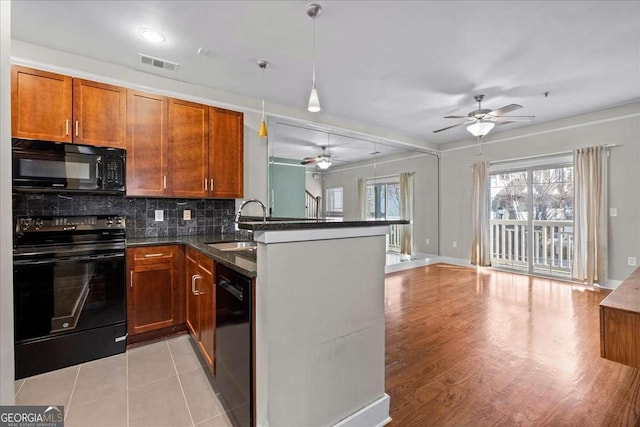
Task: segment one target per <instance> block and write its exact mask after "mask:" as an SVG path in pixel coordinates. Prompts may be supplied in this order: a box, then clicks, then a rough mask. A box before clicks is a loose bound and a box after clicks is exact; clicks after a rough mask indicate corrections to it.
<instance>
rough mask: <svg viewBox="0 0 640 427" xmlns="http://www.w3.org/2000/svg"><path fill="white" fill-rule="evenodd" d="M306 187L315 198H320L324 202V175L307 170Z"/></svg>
mask: <svg viewBox="0 0 640 427" xmlns="http://www.w3.org/2000/svg"><path fill="white" fill-rule="evenodd" d="M305 185H306V188H307V191H308V192H309V193H311V194H313V195H314V196H315V197H318V196H320V197H322V200H324V194H322V174H320V173H318V172H317V171H315V170H311V169H307V171H306V173H305Z"/></svg>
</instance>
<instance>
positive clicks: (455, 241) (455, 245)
mask: <svg viewBox="0 0 640 427" xmlns="http://www.w3.org/2000/svg"><path fill="white" fill-rule="evenodd" d="M453 247H454V248H457V247H458V241H457V240H454V241H453Z"/></svg>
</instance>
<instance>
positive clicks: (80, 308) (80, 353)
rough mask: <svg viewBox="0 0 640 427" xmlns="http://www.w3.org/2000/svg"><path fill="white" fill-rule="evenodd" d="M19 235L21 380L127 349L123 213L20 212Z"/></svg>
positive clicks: (16, 247) (16, 280)
mask: <svg viewBox="0 0 640 427" xmlns="http://www.w3.org/2000/svg"><path fill="white" fill-rule="evenodd" d="M14 236H15V240H14V249H13V286H14V334H15V365H16V379H19V378H24V377H27V376H31V375H35V374H39V373H42V372H47V371H52V370H55V369H59V368H63V367H66V366H71V365H74V364H78V363H83V362H87V361H89V360H94V359H98V358H101V357H105V356H109V355H113V354H117V353H122V352H124V351H125V348H126V279H125V268H126V267H125V219H124V217H122V216H73V217H37V218H33V217H18V218H17V220H16V229H15V234H14Z"/></svg>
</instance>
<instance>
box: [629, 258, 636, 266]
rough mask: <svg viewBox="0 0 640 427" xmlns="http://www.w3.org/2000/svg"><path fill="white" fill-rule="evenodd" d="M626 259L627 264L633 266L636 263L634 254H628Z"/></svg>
mask: <svg viewBox="0 0 640 427" xmlns="http://www.w3.org/2000/svg"><path fill="white" fill-rule="evenodd" d="M627 261H628V263H629V265H631V266H635V265H636V257H634V256H630V257H629V259H628V260H627Z"/></svg>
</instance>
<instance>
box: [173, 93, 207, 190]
mask: <svg viewBox="0 0 640 427" xmlns="http://www.w3.org/2000/svg"><path fill="white" fill-rule="evenodd" d="M169 159H170V162H171V163H170V166H169V170H170V173H169V191H170V192H171V193H172V194H173V195H174V196H176V197H206V196H207V195H208V188H209V107H208V106H206V105H201V104H196V103H194V102H188V101H182V100H179V99H169Z"/></svg>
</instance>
